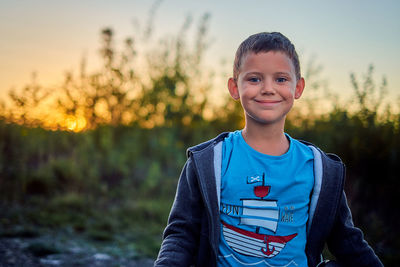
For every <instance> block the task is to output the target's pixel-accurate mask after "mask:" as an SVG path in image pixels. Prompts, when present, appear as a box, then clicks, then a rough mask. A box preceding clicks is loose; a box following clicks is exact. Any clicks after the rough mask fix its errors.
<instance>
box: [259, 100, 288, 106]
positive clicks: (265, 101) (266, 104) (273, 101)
mask: <svg viewBox="0 0 400 267" xmlns="http://www.w3.org/2000/svg"><path fill="white" fill-rule="evenodd" d="M255 101H256V102H257V103H259V104H261V105H265V106H273V105H276V104H279V103H280V102H282V101H281V100H270V99H267V100H263V99H255Z"/></svg>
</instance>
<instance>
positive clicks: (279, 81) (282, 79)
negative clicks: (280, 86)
mask: <svg viewBox="0 0 400 267" xmlns="http://www.w3.org/2000/svg"><path fill="white" fill-rule="evenodd" d="M276 81H277V82H278V83H284V82H286V81H287V79H286V78H284V77H279V78H277V79H276Z"/></svg>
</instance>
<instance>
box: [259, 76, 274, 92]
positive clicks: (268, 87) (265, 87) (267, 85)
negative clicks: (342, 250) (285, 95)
mask: <svg viewBox="0 0 400 267" xmlns="http://www.w3.org/2000/svg"><path fill="white" fill-rule="evenodd" d="M261 93H262V94H274V93H275V89H274V85H273V83H272V81H269V80H267V79H266V80H264V82H263V84H262V87H261Z"/></svg>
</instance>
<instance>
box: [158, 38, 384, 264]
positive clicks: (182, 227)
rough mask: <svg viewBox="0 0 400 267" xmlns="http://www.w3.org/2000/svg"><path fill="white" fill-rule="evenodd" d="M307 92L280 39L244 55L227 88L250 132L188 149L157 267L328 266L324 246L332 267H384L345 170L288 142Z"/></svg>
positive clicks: (249, 43)
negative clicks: (354, 214) (353, 207)
mask: <svg viewBox="0 0 400 267" xmlns="http://www.w3.org/2000/svg"><path fill="white" fill-rule="evenodd" d="M304 85H305V82H304V79H303V78H302V77H301V75H300V64H299V60H298V56H297V53H296V51H295V48H294V46H293V44H292V43H291V42H290V41H289V40H288V39H287V38H286V37H285V36H283V35H282V34H280V33H277V32H272V33H259V34H255V35H252V36H250V37H248V38H247V39H246V40H245V41H244V42H243V43H242V44H241V45H240V46H239V48H238V50H237V52H236V57H235V62H234V70H233V77H232V78H230V79H229V81H228V89H229V93H230V95H231V96H232V98H233V99H235V100H240V102H241V104H242V107H243V110H244V114H245V122H246V124H245V127H244V129H243V130H241V131H236V132H233V133H223V134H221V135H220V136H218V137H216V138H215V139H213V140H210V141H208V142H205V143H203V144H200V145H198V146H195V147H193V148H190V149H188V160H187V162H186V164H185V167H184V169H183V171H182V173H181V177H180V179H179V184H178V188H177V193H176V197H175V201H174V204H173V207H172V209H171V213H170V217H169V220H168V226H167V227H166V229H165V231H164V240H163V243H162V245H161V249H160V252H159V255H158V259H157V261H156V262H155V266H191V265H195V266H247V265H250V266H317V265H319V266H322V265H324V264H326V263H325V262H321V253H322V250H323V248H324V244H325V242H326V243H327V244H328V247H329V249H330V251H331V252H332V253H333V254H334V255H335V256H336V258H337V263H333V262H331V263H329V264H332V265H333V264H335V266H382V263H381V262H380V261H379V259H378V258H377V257H376V255H375V254H374V252H373V250H372V249H371V248H370V247H369V246H368V244H367V243H366V242H365V241H364V240H363V235H362V232H361V231H360V230H359V229H357V228H355V227H354V225H353V222H352V218H351V213H350V210H349V208H348V206H347V202H346V197H345V194H344V193H343V183H344V172H345V170H344V165H343V163H342V162H341V161H340V159H339V158H338V157H337V156H335V155H327V154H325V153H323V152H322V151H320V150H319V149H318V148H316V147H315V146H313V145H311V144H308V143H305V142H299V141H297V140H295V139H293V138H291V137H290V136H289V135H287V134H285V133H284V124H285V118H286V114H287V113H288V112H289V111H290V109H291V108H292V105H293V102H294V100H295V99H298V98H300V96H301V94H302V92H303V90H304ZM336 264H339V265H336Z"/></svg>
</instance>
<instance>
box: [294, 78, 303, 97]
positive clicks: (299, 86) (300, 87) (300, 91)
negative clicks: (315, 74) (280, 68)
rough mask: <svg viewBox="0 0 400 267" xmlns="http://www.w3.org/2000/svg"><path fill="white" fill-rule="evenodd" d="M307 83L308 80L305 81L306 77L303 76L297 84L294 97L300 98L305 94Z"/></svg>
mask: <svg viewBox="0 0 400 267" xmlns="http://www.w3.org/2000/svg"><path fill="white" fill-rule="evenodd" d="M305 85H306V82H305V81H304V78H303V77H301V78H300V79H299V80H298V81H297V84H296V90H295V92H294V98H295V99H299V98H300V97H301V95H302V94H303V91H304V86H305Z"/></svg>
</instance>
